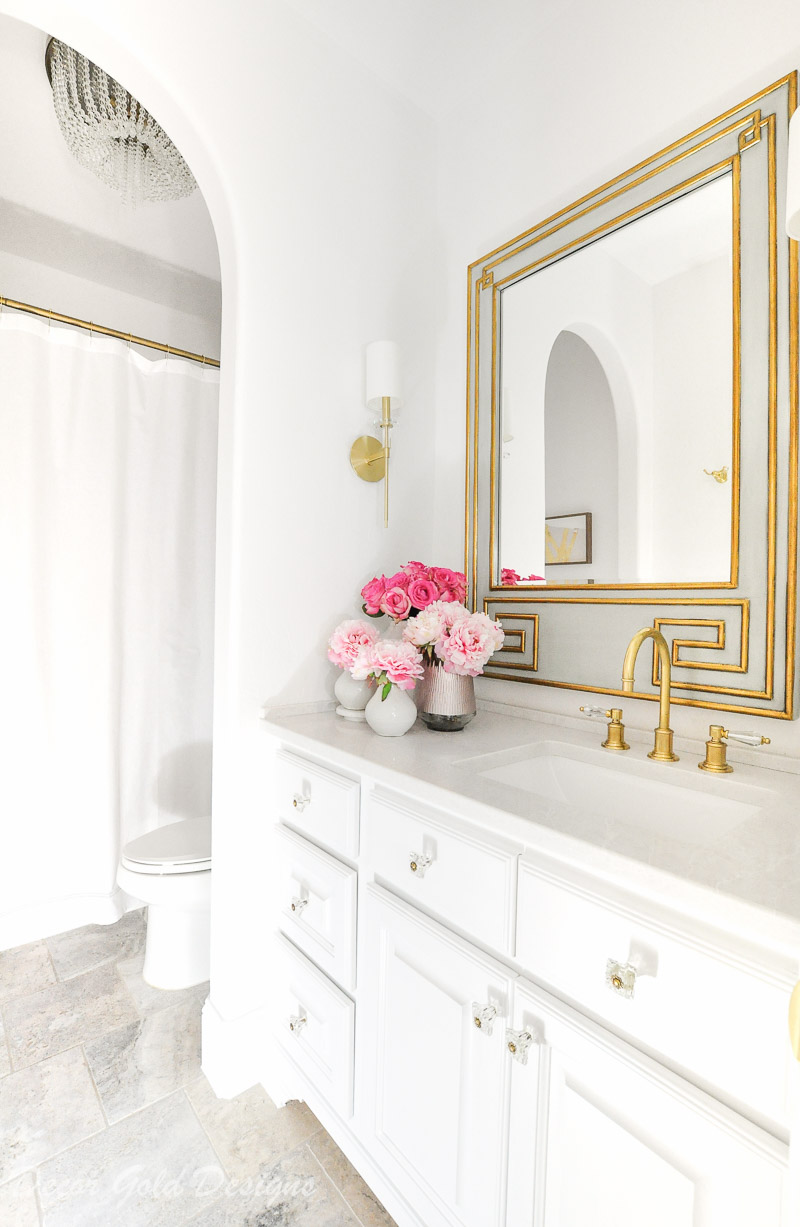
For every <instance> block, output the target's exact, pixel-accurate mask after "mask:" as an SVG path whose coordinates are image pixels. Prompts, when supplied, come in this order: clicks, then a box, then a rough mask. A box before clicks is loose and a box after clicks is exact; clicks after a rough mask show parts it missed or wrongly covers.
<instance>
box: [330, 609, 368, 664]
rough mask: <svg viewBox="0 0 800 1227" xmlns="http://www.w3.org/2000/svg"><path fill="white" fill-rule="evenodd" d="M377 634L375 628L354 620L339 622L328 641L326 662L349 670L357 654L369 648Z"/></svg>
mask: <svg viewBox="0 0 800 1227" xmlns="http://www.w3.org/2000/svg"><path fill="white" fill-rule="evenodd" d="M379 633H380V632H379V631H378V628H377V627H376V626H370V625H369V623H368V622H361V621H359V620H358V619H356V618H350V619H348V620H347V621H346V622H340V623H339V625H338V626H337V627H336V630H335V631H334V632H333V634H332V635H331V637H330V639H329V640H328V660H329V661H331V662H332V664H334V665H338V666H339V668H340V669H351V668H352V667H353V665H354V664H355V662H356V658H357V657H358V655H359V653H360V652H361V651H363V649H364V648H367V647H371V646H372V644H373V643H374V642H375V641H376V639H377V638H378V635H379Z"/></svg>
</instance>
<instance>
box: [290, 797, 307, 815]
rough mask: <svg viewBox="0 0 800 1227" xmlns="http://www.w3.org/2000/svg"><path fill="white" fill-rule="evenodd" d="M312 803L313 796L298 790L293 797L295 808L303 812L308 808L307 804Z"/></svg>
mask: <svg viewBox="0 0 800 1227" xmlns="http://www.w3.org/2000/svg"><path fill="white" fill-rule="evenodd" d="M310 803H311V798H310V797H304V796H302V794H301V793H299V792H296V793H295V794H294V796H293V797H292V805H293V806H294V808H295V809H299V810H300V812H301V813H302V812H303V810H304V809H305V808H306V806H307V805H310Z"/></svg>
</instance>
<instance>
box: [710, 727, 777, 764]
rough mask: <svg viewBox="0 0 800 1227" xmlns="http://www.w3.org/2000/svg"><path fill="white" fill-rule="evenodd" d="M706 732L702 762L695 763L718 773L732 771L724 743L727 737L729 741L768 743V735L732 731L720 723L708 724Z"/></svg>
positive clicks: (747, 743) (756, 744)
mask: <svg viewBox="0 0 800 1227" xmlns="http://www.w3.org/2000/svg"><path fill="white" fill-rule="evenodd" d="M708 732H709V739H708V741H707V742H706V756H705V758H704V759H703V761H702V763H698V764H697V765H698V767H699V768H700V770H701V771H712V772H716V773H717V774H718V775H723V774H724V775H727V774H729V773H730V772H731V771H733V767H732V766H731V765H730V763H729V762H728V757H727V752H728V747H727V746H726V745H725V742H726V741H727V740H728V739H729V738H730V740H731V741H743V742H744V743H745V745H752V746H758V745H761V746H768V745H769V744H770V739H769V737H760V736H759V734H758V733H733V732H731V731H730V730H729V729H724V728H723V727H722V725H721V724H710V725H709V726H708Z"/></svg>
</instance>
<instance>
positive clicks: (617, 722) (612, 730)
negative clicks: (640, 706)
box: [601, 707, 630, 750]
mask: <svg viewBox="0 0 800 1227" xmlns="http://www.w3.org/2000/svg"><path fill="white" fill-rule="evenodd" d="M606 715H607V716H610V722H609V725H608V737H607V738H606V739H605V741H604V742H601V745H602V748H603V749H604V750H630V746H629V745H628V743H627V741H626V740H625V725H624V724H623V723H622V709H621V708H620V707H612V708H611V709H610V710H609V711H608V712H606Z"/></svg>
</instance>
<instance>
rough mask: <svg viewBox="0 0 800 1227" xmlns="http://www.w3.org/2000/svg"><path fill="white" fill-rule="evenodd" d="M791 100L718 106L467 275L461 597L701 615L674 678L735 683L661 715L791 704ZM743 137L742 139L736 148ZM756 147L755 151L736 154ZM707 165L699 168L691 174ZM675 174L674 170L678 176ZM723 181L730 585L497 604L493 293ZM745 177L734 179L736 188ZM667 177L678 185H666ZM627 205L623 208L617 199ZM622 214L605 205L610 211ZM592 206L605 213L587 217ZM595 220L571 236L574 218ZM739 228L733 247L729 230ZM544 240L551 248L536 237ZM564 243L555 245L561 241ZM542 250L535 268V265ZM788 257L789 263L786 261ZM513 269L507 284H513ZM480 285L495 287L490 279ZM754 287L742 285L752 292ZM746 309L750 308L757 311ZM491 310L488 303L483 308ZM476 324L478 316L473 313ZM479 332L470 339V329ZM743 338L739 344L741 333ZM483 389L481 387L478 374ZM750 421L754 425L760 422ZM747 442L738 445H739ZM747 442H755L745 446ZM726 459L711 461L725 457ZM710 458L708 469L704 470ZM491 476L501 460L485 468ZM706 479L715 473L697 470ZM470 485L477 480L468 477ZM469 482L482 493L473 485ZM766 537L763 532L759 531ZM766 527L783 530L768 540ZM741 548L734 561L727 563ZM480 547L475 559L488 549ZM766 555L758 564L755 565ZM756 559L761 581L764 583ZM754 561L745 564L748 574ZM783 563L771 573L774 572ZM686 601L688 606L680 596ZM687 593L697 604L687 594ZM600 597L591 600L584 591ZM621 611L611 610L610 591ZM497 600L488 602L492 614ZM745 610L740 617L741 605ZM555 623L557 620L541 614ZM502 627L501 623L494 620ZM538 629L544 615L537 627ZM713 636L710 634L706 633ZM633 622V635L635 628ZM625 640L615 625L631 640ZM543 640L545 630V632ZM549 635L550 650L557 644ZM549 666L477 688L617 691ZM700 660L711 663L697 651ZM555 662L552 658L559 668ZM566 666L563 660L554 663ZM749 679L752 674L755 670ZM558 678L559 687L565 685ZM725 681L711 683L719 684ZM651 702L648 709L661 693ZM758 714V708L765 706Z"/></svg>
mask: <svg viewBox="0 0 800 1227" xmlns="http://www.w3.org/2000/svg"><path fill="white" fill-rule="evenodd" d="M796 102H797V74H796V73H790V74H787V75H786V76H784V77H782V78H781V79H780V80H778V81H776V82H774V83H773V84H771V85H770V86H769V87H768V88H766V89H764V90H761V91H759V92H758V93H756V94H754V95H753V96H752V97H751V98H749V99H747V100H746V101H745V102H743V103H741V104H739V105H737V106H734V107H731V108H730V109H729V110H727V111H726V112H725V113H724V114H723V115H720V116H719V117H717V118H716V119H714V120H712V121H711V122H710V123H707V124H705V125H703V126H701V127H699V128H697V129H696V130H694V131H693V132H691V133H690V134H689V135H688V136H686V137H683V138H682V139H680V140H677V141H675V142H673V143H672V144H671V145H670V146H669V147H668V148H666V149H664V150H661V151H660V152H658V153H657V154H655V155H653V156H652V157H649V158H647V159H645V160H643V161H641V162H639V163H638V164H637V165H636V166H634V167H633V168H632V169H631V170H629V171H626V172H623V173H622V174H620V175H617V176H616V177H615V178H613V179H611V180H609V182H607V183H605V184H604V185H602V186H601V187H600V188H598V189H596V190H595V191H593V192H589V193H587V194H586V195H584V196H582V197H581V198H580V199H578V200H576V201H574V202H573V203H572V204H571V205H569V206H568V207H567V208H565V209H561V210H559V211H558V212H556V213H554V214H552V215H550V216H549V217H547V218H545V219H544V220H541V221H539V222H538V223H537V224H536V225H535V226H532V227H530V228H528V229H527V230H525V231H524V232H523V233H522V234H520V235H517V236H516V237H515V238H514V239H512V240H511V241H510V242H507V243H504V244H502V245H500V246H498V247H496V248H495V249H494V250H493V251H491V252H489V253H488V254H487V255H484V256H482V257H481V258H480V259H479V260H476V261H474V262H473V263H472V264H471V265H470V268H469V270H468V285H469V298H468V318H467V332H468V351H467V387H468V398H467V405H468V415H467V449H468V457H469V466H468V472H467V494H468V503H467V507H466V509H465V524H466V527H467V530H468V538H467V541H466V543H465V547H466V548H465V561H466V563H467V566H468V579H469V592H470V596H469V600H470V603H471V604H472V607H473V608H474V607H476V606H480V605H485V604H486V602H487V599H491V600H492V603H493V605H494V616H499V617H501V618H502V617H503V610H504V609H514V608H516V609H518V610H520V611H521V610H523V609H525V608H526V607H527V608H535V609H537V610H538V611H539V612H543V606H546V604H547V602H548V600H549V601H551V602H553V603H555V602H557V601H558V600H560V599H562V598H560V597H559V596H558V595H556V594H558V593H560V592H566V593H575V595H574V596H571V595H570V596H565V597H564V598H563V600H564V601H565V603H568V604H572V603H577V602H578V601H581V602H582V603H583V597H582V593H581V590H583V592H586V593H591V594H592V595H591V598H587V600H586V603H587V604H592V605H594V604H596V603H597V604H599V603H603V604H614V605H617V606H619V610H620V615H622V614H624V606H626V605H629V604H634V603H640V602H639V601H638V600H637V598H636V597H635V596H633V595H632V591H635V589H636V588H639V589H640V590H642V591H644V592H646V593H647V596H646V597H645V598H643V599H642V600H641V603H644V604H648V605H650V606H651V607H652V610H653V613H655V614H657V613H659V612H660V611H659V606H669V605H672V606H675V605H678V606H682V607H683V609H682V610H681V611H678V612H688V611H689V609H697V610H698V612H700V611H703V612H705V611H706V610H707V611H708V615H709V616H708V618H707V619H693V618H690V619H688V620H687V621H686V622H684V625H695V624H699V625H702V626H709V628H710V629H711V630H712V632H713V631H714V630H716V632H717V642H716V643H715V642H714V639H713V638H712V639H711V641H702V640H701V639H699V638H698V639H697V640H695V639H690V638H689V637H687V638H685V639H681V640H678V641H674V642H673V648H672V652H673V658H672V664H673V667H676V666H679V667H680V669H681V670H682V671H684V670H685V671H686V672H687V673H688V670H690V669H691V670H692V672H693V673H695V675H697V671H698V670H699V671H700V675H701V677H702V676H709V677H713V674H714V673H715V672H716V673H718V674H719V673H722V674H723V676H724V680H725V681H726V682H727V681H728V680H730V682H734V681H735V680H738V677H737V675H746V676H742V677H741V680H742V682H743V683H744V684H743V685H741V686H736V685H727V684H723V685H713V684H711V682H703V681H700V680H698V681H697V682H694V681H692V682H688V681H682V680H676V681H673V682H672V690H673V692H674V693H673V696H672V702H675V703H678V704H679V705H687V706H696V707H704V708H709V709H715V710H718V711H726V712H731V711H732V712H740V713H747V714H752V715H757V716H769V717H770V718H773V719H791V718H793V715H794V704H795V695H794V692H795V672H796V663H795V662H796V642H795V629H796V628H795V623H796V618H797V579H798V576H797V549H798V470H799V469H800V458H799V456H798V452H799V451H800V430H799V429H798V385H799V383H800V373H799V369H798V368H799V363H798V352H797V333H798V323H799V322H800V320H799V318H798V317H799V314H800V312H799V309H798V282H799V281H800V277H799V276H798V244H797V243H795V242H794V241H789V240H786V242H787V243H788V248H785V247H784V246H783V243H784V239H783V236H782V234H781V233H780V231H779V226H778V215H779V212H780V207H779V199H778V198H779V195H780V193H781V192H782V187H783V150H784V148H785V126H786V125H787V124H788V118H789V117H790V116H791V114H792V112H793V111H794V109H795V106H796ZM740 138H741V139H740ZM749 150H753V152H748V151H749ZM704 162H705V163H706V166H705V170H702V169H700V168H702V167H703V163H704ZM684 167H686V168H687V169H686V170H685V171H683V168H684ZM667 168H669V173H668V175H667V176H665V180H666V182H665V186H666V188H667V191H666V192H662V191H661V190H660V189H661V187H662V181H660V180H658V179H657V176H659V175H660V174H661V172H662V171H664V170H666V169H667ZM725 173H729V174H730V183H731V192H732V205H733V208H732V221H731V231H732V234H731V240H732V262H733V303H732V307H733V313H732V314H733V322H732V328H733V333H734V354H733V371H732V375H733V380H732V402H733V403H732V450H731V454H730V459H729V462H728V465H729V467H728V466H722V467H723V468H724V467H728V482H729V483H730V487H731V489H730V497H731V546H732V551H731V554H732V569H731V577H730V581H728V582H725V583H720V584H709V583H701V582H697V583H694V582H693V583H687V584H681V585H677V584H667V583H665V584H660V583H659V584H655V583H642V584H630V585H629V584H606V583H595V584H594V585H588V584H581V585H572V584H551V583H548V584H547V587H546V589H543V588H542V587H540V586H531V587H529V588H526V587H523V586H520V588H519V589H518V590H517V592H518V595H517V594H515V595H514V596H510V595H504V594H508V593H509V590H508V589H502V588H500V587H499V585H497V584H496V581H495V578H494V576H495V574H497V575H498V576H499V571H498V570H497V568H498V559H497V558H496V556H495V553H496V541H495V540H494V539H493V526H492V517H491V516H490V511H491V509H492V507H493V506H494V500H495V499H496V496H497V490H496V488H495V489H491V487H490V480H491V478H492V472H491V461H490V454H491V441H492V437H491V432H492V428H493V426H494V424H495V419H496V410H497V407H498V404H499V397H498V381H499V379H500V359H499V355H498V354H497V353H496V352H495V353H491V354H490V352H489V350H490V331H491V335H492V338H493V340H494V342H495V344H493V345H492V350H494V351H496V349H497V344H498V343H499V340H500V335H501V325H502V303H501V302H500V301H499V295H500V294H501V293H502V292H503V289H504V287H505V286H506V285H510V284H512V283H513V282H514V281H516V280H518V279H519V278H520V277H522V276H524V275H527V273H528V272H530V271H533V270H534V269H535V268H536V267H542V266H543V265H544V264H546V263H548V262H549V261H552V260H554V259H557V258H560V255H562V254H566V253H565V247H566V246H567V245H569V250H574V249H575V248H576V247H578V246H581V245H584V244H586V243H587V242H591V241H592V236H595V237H597V234H596V233H595V232H597V233H598V234H599V233H601V232H604V230H605V227H604V226H602V225H600V223H601V222H606V221H607V219H608V218H609V217H610V216H611V215H612V213H613V214H616V215H617V216H616V223H617V224H624V221H625V220H632V217H633V215H635V214H636V213H637V212H638V211H640V206H639V202H640V201H641V200H642V198H643V197H644V196H645V195H649V196H650V197H651V200H650V202H648V204H646V205H645V206H644V208H648V207H649V208H654V207H657V205H658V204H661V203H666V201H667V199H668V198H673V197H674V195H675V193H676V191H678V190H688V187H689V186H690V185H691V186H696V185H699V184H701V183H703V182H708V181H709V179H710V178H712V177H716V176H719V175H721V174H725ZM743 176H745V178H744V180H743ZM678 178H680V179H681V181H682V182H681V184H678V185H676V183H675V181H676V180H677V179H678ZM651 180H652V181H653V185H655V184H657V185H658V189H656V188H655V186H654V187H653V188H651V190H650V191H648V186H649V184H650V181H651ZM632 188H633V189H635V193H636V194H635V203H636V205H637V208H636V209H634V210H631V209H630V208H628V201H632V202H633V201H634V193H633V192H631V189H632ZM626 194H627V195H626ZM623 199H624V201H625V203H624V205H623V204H620V205H617V204H616V202H618V201H619V202H622V200H623ZM601 208H602V209H603V210H604V212H603V213H602V214H598V210H600V209H601ZM756 212H757V213H758V217H759V221H760V219H761V218H762V216H763V226H764V237H765V239H766V241H765V242H764V243H763V244H758V245H757V244H755V243H753V242H751V238H750V236H751V234H752V233H753V228H752V227H753V224H754V222H755V218H754V217H753V216H752V214H754V213H756ZM587 218H588V219H592V220H590V221H589V222H587V223H586V224H583V222H584V219H587ZM743 227H744V228H745V229H744V244H743V242H742V237H743V236H742V228H743ZM549 236H552V237H549ZM562 236H563V237H562ZM544 251H548V252H549V254H548V255H547V256H541V257H540V253H542V252H544ZM787 252H788V258H787ZM743 268H744V269H745V270H746V278H745V281H744V287H743V285H742V270H743ZM511 270H513V271H511ZM489 274H493V277H492V280H491V281H489ZM754 278H755V279H756V280H757V282H758V285H757V287H756V288H755V289H754V288H753V287H752V283H753V279H754ZM487 288H491V290H492V300H493V311H492V317H493V318H492V328H491V330H490V329H489V321H488V319H486V318H484V319H483V320H481V318H480V300H481V298H482V297H483V291H484V290H485V289H487ZM754 296H755V298H754ZM762 297H763V329H764V335H765V345H764V347H763V355H764V356H763V375H762V364H761V362H760V360H759V363H758V364H756V365H757V369H758V372H759V376H758V380H757V381H756V380H755V376H754V364H753V362H752V360H751V357H750V356H749V355H750V354H751V353H752V346H750V345H749V342H748V348H747V349H746V350H745V352H744V358H743V351H742V337H743V335H746V337H748V338H749V337H751V334H752V333H753V329H754V328H755V327H756V326H757V327H758V335H761V331H760V329H761V327H762V323H761V314H760V313H761V308H760V307H759V315H758V318H756V316H755V315H754V311H755V307H754V302H756V301H757V302H758V303H759V304H760V303H761V301H762ZM487 306H488V304H487ZM485 314H486V313H485V312H484V316H485ZM481 323H483V325H484V326H483V328H481ZM742 330H745V334H743V331H742ZM490 367H491V368H492V372H493V377H492V378H490V371H489V368H490ZM743 379H746V381H747V382H746V388H747V398H746V401H745V414H746V416H745V417H744V421H743V420H742V405H741V400H742V387H743ZM490 397H493V398H494V406H493V408H494V411H495V412H493V413H492V414H490V412H489V406H490ZM761 422H763V426H761V425H760V423H761ZM742 431H744V438H743V437H742ZM756 431H757V433H756ZM751 444H752V445H753V446H754V447H755V450H756V454H757V455H758V456H759V457H761V456H762V449H763V460H761V461H760V468H759V470H758V471H759V473H761V476H760V477H759V481H760V482H761V484H762V485H763V487H764V489H765V493H764V504H765V506H764V507H763V510H764V513H765V514H764V515H763V520H762V518H761V510H760V508H761V502H760V497H761V487H760V486H759V500H758V503H759V505H758V506H756V507H755V508H754V499H753V494H752V488H751V490H750V493H749V498H745V497H744V491H742V490H741V488H740V487H741V477H742V464H741V460H742V455H743V454H744V451H743V449H744V447H745V446H746V447H747V455H751V454H752V448H751ZM723 454H724V453H723ZM713 458H714V457H713V456H711V457H710V458H709V459H713ZM495 462H496V463H499V458H498V457H497V456H496V457H495ZM708 472H709V475H710V476H712V477H713V475H714V473H715V472H721V469H720V470H709V471H708ZM479 477H480V482H479V481H478V478H479ZM479 485H480V489H479V488H478V486H479ZM762 525H763V527H762ZM779 528H780V529H781V531H780V532H779V531H778V530H779ZM740 538H741V550H740ZM487 545H488V547H489V548H488V551H487ZM762 550H763V553H762V552H761V551H762ZM765 556H766V582H765V578H764V569H765V561H764V559H765ZM756 561H757V566H756ZM779 564H780V565H779ZM754 571H755V572H756V573H757V586H754V581H753V574H754ZM725 587H729V588H738V589H739V592H741V593H744V595H743V596H739V597H738V598H737V599H735V600H732V601H729V600H727V599H726V598H724V597H723V596H722V595H721V593H720V596H719V598H718V599H714V596H715V592H717V591H718V590H719V589H724V588H725ZM670 589H672V593H673V594H681V596H680V599H675V597H674V596H672V597H669V596H666V595H665V596H664V597H663V598H660V596H659V594H660V593H661V592H662V591H663V592H669V590H670ZM693 589H694V593H693V592H692V590H693ZM698 590H699V591H698ZM601 592H604V593H606V594H607V595H605V596H603V597H600V596H597V595H596V594H598V593H601ZM615 593H619V598H618V599H614V594H615ZM495 602H496V603H495ZM751 604H752V605H753V608H752V611H751V610H750V605H751ZM733 605H736V606H737V607H738V608H739V609H740V610H741V619H742V624H741V628H739V627H738V626H737V625H736V624H735V623H734V628H732V627H731V624H730V622H728V623H727V626H726V624H725V617H724V616H723V613H724V611H725V610H726V608H727V607H730V608H732V607H733ZM577 612H578V611H575V614H576V617H574V618H573V620H572V623H571V633H573V634H574V633H578V634H586V635H591V634H592V627H593V625H594V623H593V620H592V619H591V615H589V620H588V625H587V624H586V623H584V622H583V619H582V618H581V620H580V621H579V620H578V619H577ZM551 614H553V615H557V611H551ZM506 616H507V615H506ZM545 616H546V617H549V616H550V615H547V614H545ZM719 623H722V624H723V625H722V627H721V628H720V627H719V625H718V624H719ZM751 623H752V626H753V630H754V632H755V633H756V635H757V639H756V640H754V644H753V650H752V651H750V650H749V647H750V644H749V627H750V624H751ZM635 625H636V623H634V627H635ZM634 627H629V626H626V627H625V630H626V631H628V632H630V630H632V629H633V628H634ZM543 629H547V630H554V631H556V630H557V629H558V622H557V621H556V625H555V627H553V624H552V622H549V623H548V624H547V626H546V627H545V628H543ZM726 631H727V639H728V644H729V645H730V647H733V648H734V652H732V653H731V659H729V660H728V661H724V660H723V662H722V663H721V664H711V663H709V662H705V663H704V662H703V661H702V660H700V659H697V660H685V659H682V658H681V657H682V654H683V653H684V652H686V651H691V653H692V655H696V656H700V655H703V656H705V655H708V656H711V657H712V658H713V657H714V656H717V655H721V654H722V650H723V645H724V640H725V635H726ZM737 631H739V632H740V633H739V640H740V652H739V655H738V660H737V657H736V654H735V643H736V632H737ZM555 638H556V646H559V645H560V643H561V640H560V638H559V637H558V636H555ZM547 642H548V653H547V656H546V657H545V660H546V662H547V663H546V664H544V665H541V664H540V669H542V668H544V669H545V671H546V672H549V673H550V675H551V676H549V677H547V676H545V677H542V676H541V675H540V674H539V673H537V672H535V671H534V670H532V669H530V668H527V669H524V668H521V667H520V664H518V663H516V662H515V661H514V660H513V658H512V654H511V653H510V652H509V654H508V655H503V653H500V654H498V656H497V657H496V658H495V659H494V660H493V661H492V662H490V665H489V666H488V668H487V670H486V674H487V676H491V677H496V678H501V679H505V680H516V681H524V682H527V683H530V684H534V685H545V686H551V687H554V688H557V689H565V690H581V691H584V692H587V693H589V694H596V695H602V694H605V695H616V694H622V693H626V692H624V691H621V690H620V689H617V688H614V687H611V686H607V685H602V684H600V685H597V684H594V685H593V684H588V683H590V682H592V681H594V680H595V679H594V673H593V672H590V671H589V670H588V669H587V670H585V671H583V678H582V679H573V678H572V677H571V676H570V670H569V668H568V667H566V665H565V667H563V668H562V667H561V664H560V663H559V671H558V672H555V670H554V669H551V668H550V661H551V659H553V658H552V656H551V650H550V643H551V640H550V638H549V637H548V640H547ZM705 648H708V649H709V651H708V653H706V652H705V650H704V649H705ZM514 655H515V656H516V660H517V661H519V662H521V659H522V654H521V653H519V652H515V653H514ZM556 659H557V660H559V661H560V659H561V658H560V656H556ZM567 664H568V662H567ZM756 670H757V672H756ZM562 679H563V680H562ZM721 680H722V679H721ZM637 697H641V698H647V699H649V700H650V701H655V699H656V695H654V694H652V693H647V694H638V695H637ZM659 698H660V696H659ZM766 704H771V706H766Z"/></svg>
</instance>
